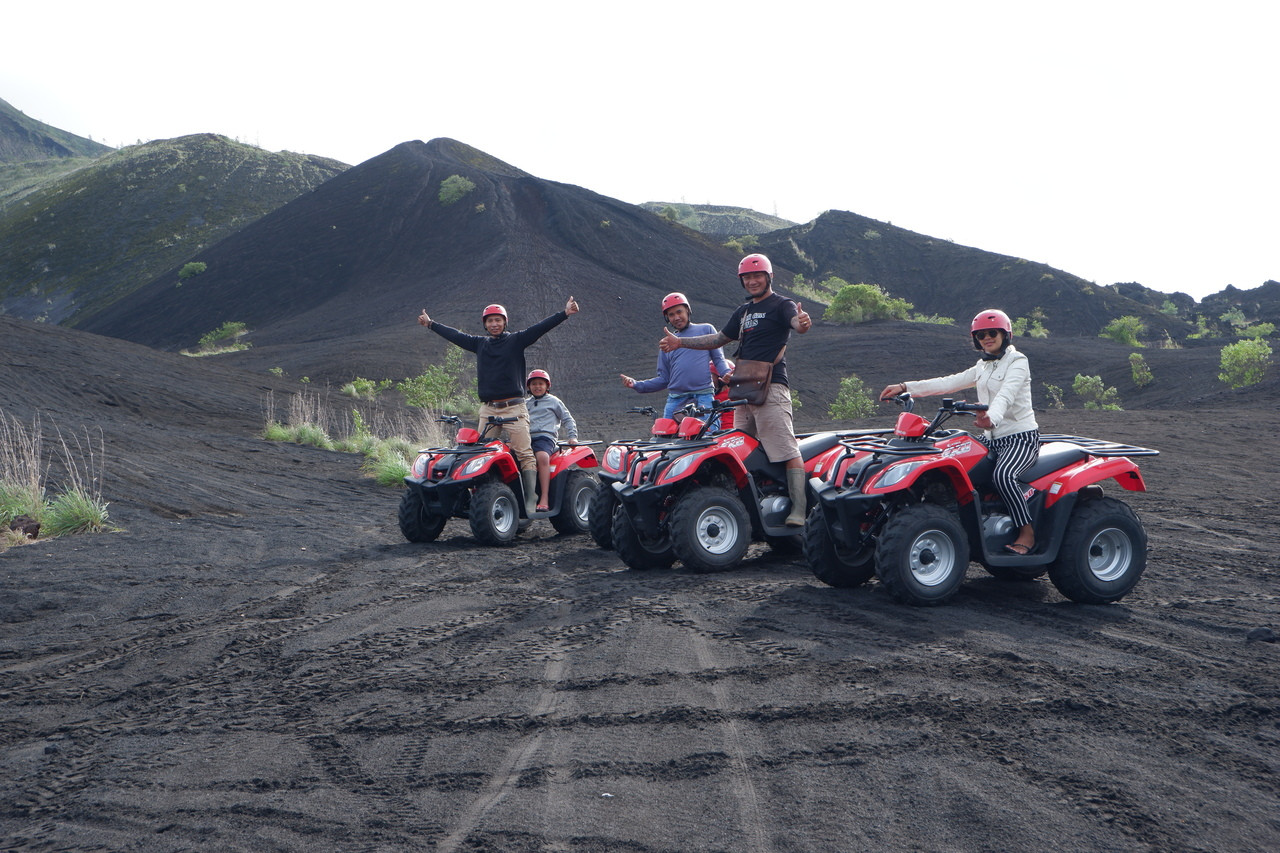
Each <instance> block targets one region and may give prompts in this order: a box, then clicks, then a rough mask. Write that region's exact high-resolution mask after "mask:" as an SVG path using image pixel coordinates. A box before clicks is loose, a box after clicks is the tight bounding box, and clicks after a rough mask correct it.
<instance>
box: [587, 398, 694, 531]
mask: <svg viewBox="0 0 1280 853" xmlns="http://www.w3.org/2000/svg"><path fill="white" fill-rule="evenodd" d="M627 412H628V413H629V414H633V415H645V416H647V417H649V418H652V419H653V426H652V427H651V428H650V430H649V437H647V438H633V439H623V440H619V441H615V442H613V443H612V444H610V445H609V446H608V447H607V448H605V451H604V454H603V456H602V457H601V461H600V470H599V471H597V472H596V479H597V483H596V490H595V494H594V495H593V496H592V498H591V538H592V539H594V540H595V542H596V544H597V545H599V546H600V547H601V548H603V549H605V550H606V551H612V550H613V511H614V509H615V508H616V507H617V506H618V493H617V492H615V491H614V490H613V484H614V483H617V482H621V481H622V479H623V478H624V477H626V474H627V467H628V466H629V465H630V463H631V458H632V455H633V454H634V453H635V452H636V451H637V449H638V448H642V447H646V446H648V445H651V444H658V443H665V442H669V441H671V440H672V439H673V438H675V437H676V432H677V430H678V429H679V424H678V423H677V422H676V421H675V420H673V419H672V418H660V417H658V416H657V415H658V412H657V410H656V409H654V408H653V406H632V407H631V408H630V409H627Z"/></svg>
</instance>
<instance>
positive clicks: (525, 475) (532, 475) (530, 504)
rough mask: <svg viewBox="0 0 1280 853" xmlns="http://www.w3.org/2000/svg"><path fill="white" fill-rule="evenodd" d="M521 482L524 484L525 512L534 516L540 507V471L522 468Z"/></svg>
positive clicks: (530, 516)
mask: <svg viewBox="0 0 1280 853" xmlns="http://www.w3.org/2000/svg"><path fill="white" fill-rule="evenodd" d="M520 484H521V485H522V486H524V514H525V515H527V516H528V517H529V518H533V514H534V512H535V511H536V510H537V509H538V472H537V471H526V470H524V469H523V468H522V469H521V470H520Z"/></svg>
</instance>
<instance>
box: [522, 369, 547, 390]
mask: <svg viewBox="0 0 1280 853" xmlns="http://www.w3.org/2000/svg"><path fill="white" fill-rule="evenodd" d="M535 379H545V380H547V390H548V391H550V390H551V374H550V373H547V371H545V370H541V369H539V370H530V371H529V375H528V376H526V377H525V378H524V387H525V388H528V387H529V383H530V382H532V381H533V380H535Z"/></svg>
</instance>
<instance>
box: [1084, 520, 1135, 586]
mask: <svg viewBox="0 0 1280 853" xmlns="http://www.w3.org/2000/svg"><path fill="white" fill-rule="evenodd" d="M1088 556H1089V571H1090V572H1092V573H1093V576H1094V577H1095V578H1097V579H1098V580H1100V581H1114V580H1116V579H1117V578H1119V577H1121V576H1123V575H1124V573H1125V572H1126V571H1128V570H1129V565H1130V564H1131V563H1132V562H1133V542H1131V541H1130V540H1129V537H1128V536H1126V535H1125V533H1124V531H1123V530H1120V529H1119V528H1116V527H1108V528H1106V529H1105V530H1100V531H1098V535H1097V536H1094V537H1093V541H1092V542H1090V543H1089V555H1088Z"/></svg>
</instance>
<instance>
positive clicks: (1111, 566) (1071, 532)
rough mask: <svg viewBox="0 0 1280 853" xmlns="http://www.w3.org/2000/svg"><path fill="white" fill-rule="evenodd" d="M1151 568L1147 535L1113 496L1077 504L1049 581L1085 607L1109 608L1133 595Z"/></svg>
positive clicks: (1135, 519) (1129, 512)
mask: <svg viewBox="0 0 1280 853" xmlns="http://www.w3.org/2000/svg"><path fill="white" fill-rule="evenodd" d="M1146 567H1147V531H1146V530H1144V529H1143V527H1142V522H1141V521H1139V520H1138V516H1136V515H1134V512H1133V510H1131V509H1130V508H1129V505H1128V504H1126V503H1124V502H1123V501H1118V500H1116V499H1115V498H1100V499H1098V500H1091V501H1086V502H1085V503H1082V504H1079V505H1078V506H1077V507H1076V508H1075V510H1074V511H1073V512H1072V513H1071V520H1070V521H1068V522H1067V530H1066V532H1065V533H1064V534H1063V538H1062V548H1061V550H1059V552H1058V559H1057V560H1055V561H1054V562H1053V563H1052V564H1051V565H1050V566H1049V580H1051V581H1053V585H1054V586H1056V587H1057V588H1058V591H1059V592H1061V593H1062V594H1063V595H1065V596H1066V597H1067V598H1069V599H1071V600H1072V601H1077V602H1079V603H1081V604H1110V603H1111V602H1113V601H1119V600H1120V599H1122V598H1124V597H1125V596H1126V595H1128V594H1129V592H1130V590H1132V589H1133V588H1134V586H1135V585H1137V583H1138V579H1139V578H1141V577H1142V572H1143V570H1144V569H1146Z"/></svg>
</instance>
